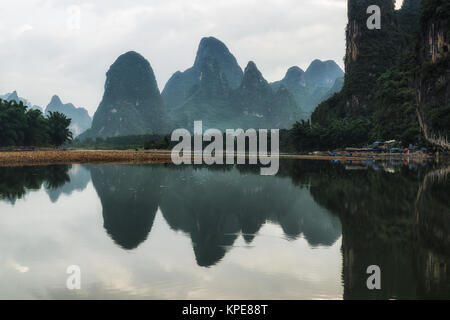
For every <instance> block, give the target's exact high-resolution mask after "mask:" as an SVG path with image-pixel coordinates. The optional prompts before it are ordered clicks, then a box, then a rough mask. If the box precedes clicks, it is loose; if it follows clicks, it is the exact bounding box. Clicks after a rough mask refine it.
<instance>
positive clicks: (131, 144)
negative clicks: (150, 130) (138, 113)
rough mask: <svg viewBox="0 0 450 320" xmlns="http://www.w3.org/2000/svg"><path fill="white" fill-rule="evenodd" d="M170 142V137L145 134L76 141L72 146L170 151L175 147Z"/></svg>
mask: <svg viewBox="0 0 450 320" xmlns="http://www.w3.org/2000/svg"><path fill="white" fill-rule="evenodd" d="M175 144H176V142H175V143H172V142H171V141H170V136H168V135H158V134H145V135H130V136H117V137H107V138H101V137H97V138H86V139H75V140H74V141H73V143H72V146H73V147H75V148H84V149H97V150H98V149H117V150H126V149H141V148H144V149H146V150H149V149H168V148H170V147H171V146H173V145H175Z"/></svg>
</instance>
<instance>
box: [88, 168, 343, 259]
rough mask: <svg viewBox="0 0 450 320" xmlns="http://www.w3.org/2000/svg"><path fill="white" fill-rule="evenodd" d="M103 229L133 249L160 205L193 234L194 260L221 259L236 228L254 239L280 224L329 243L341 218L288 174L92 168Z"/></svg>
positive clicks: (174, 223)
mask: <svg viewBox="0 0 450 320" xmlns="http://www.w3.org/2000/svg"><path fill="white" fill-rule="evenodd" d="M91 172H92V181H93V183H94V186H95V188H96V190H97V192H98V194H99V196H100V199H101V201H102V205H103V216H104V220H105V228H106V230H107V231H108V233H109V234H110V235H111V237H112V238H113V239H114V241H115V242H116V243H118V244H119V245H121V246H122V247H124V248H127V249H132V248H135V247H137V246H138V245H139V243H140V242H142V241H144V240H145V239H146V237H147V234H148V233H149V232H150V230H151V226H152V224H153V219H154V216H155V213H156V211H157V208H158V205H159V206H160V207H161V211H162V214H163V216H164V218H165V219H166V221H167V222H168V224H169V225H170V227H171V228H172V229H174V230H182V231H183V232H185V233H188V234H189V235H190V237H191V239H192V243H193V248H194V252H195V256H196V259H197V262H198V264H199V265H201V266H211V265H214V264H216V263H217V262H218V261H219V260H220V259H222V257H223V256H224V255H225V253H226V251H227V248H228V247H230V246H232V245H233V244H234V242H235V240H236V239H237V238H238V236H239V234H242V235H243V237H244V239H245V241H246V242H247V243H250V242H251V241H252V240H253V238H254V236H255V234H256V233H257V232H258V231H259V229H260V228H261V227H262V225H263V224H264V223H266V222H267V221H272V222H274V223H278V224H280V226H281V227H282V229H283V230H284V232H285V234H286V236H287V237H288V238H289V239H296V238H298V237H299V236H301V235H302V234H303V235H304V237H305V239H306V240H307V241H308V242H309V243H310V244H311V245H331V244H333V243H334V242H335V241H336V240H337V239H338V238H339V236H340V233H341V230H340V223H339V220H338V219H337V218H336V217H333V216H331V215H330V214H329V213H328V212H327V210H324V209H323V208H321V207H319V206H317V205H316V204H315V203H314V201H313V200H312V198H311V196H310V194H309V192H308V190H307V189H302V188H299V187H297V186H294V185H293V184H292V183H291V182H290V180H289V179H286V178H273V179H267V177H262V176H260V175H258V174H257V173H256V172H257V171H255V173H240V172H238V171H237V170H236V169H234V170H226V171H221V170H211V169H207V168H202V169H198V168H192V167H189V168H186V167H185V168H173V167H172V168H168V167H164V166H113V165H106V166H92V167H91Z"/></svg>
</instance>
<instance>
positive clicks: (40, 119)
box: [0, 100, 72, 147]
mask: <svg viewBox="0 0 450 320" xmlns="http://www.w3.org/2000/svg"><path fill="white" fill-rule="evenodd" d="M70 122H71V120H70V119H68V118H67V117H66V116H65V115H63V114H62V113H59V112H50V113H49V114H48V115H47V116H44V115H43V114H42V112H41V111H40V110H36V109H28V108H27V107H26V106H25V105H24V104H23V103H22V102H19V103H17V102H16V101H4V100H0V146H3V147H5V146H8V147H10V146H15V147H23V146H61V145H62V144H64V143H65V142H68V141H71V139H72V133H71V132H70V130H69V125H70Z"/></svg>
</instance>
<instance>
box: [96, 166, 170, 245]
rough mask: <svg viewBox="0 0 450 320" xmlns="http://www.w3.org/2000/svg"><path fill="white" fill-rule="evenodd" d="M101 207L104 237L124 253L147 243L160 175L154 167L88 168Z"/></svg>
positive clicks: (158, 193)
mask: <svg viewBox="0 0 450 320" xmlns="http://www.w3.org/2000/svg"><path fill="white" fill-rule="evenodd" d="M89 168H90V170H91V176H92V182H93V184H94V187H95V189H96V190H97V193H98V195H99V197H100V200H101V202H102V207H103V224H104V227H105V229H106V231H107V233H108V234H109V235H110V236H111V238H112V239H113V240H114V242H116V243H117V244H118V245H120V246H121V247H123V248H124V249H134V248H136V247H138V246H139V244H141V243H142V242H143V241H145V240H146V239H147V236H148V234H149V233H150V230H151V228H152V225H153V220H154V219H155V215H156V212H157V210H158V203H159V201H160V192H161V182H162V179H163V176H162V171H161V168H160V167H157V166H144V165H139V166H125V165H124V166H122V165H95V166H89Z"/></svg>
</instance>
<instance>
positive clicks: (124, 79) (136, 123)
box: [86, 51, 170, 137]
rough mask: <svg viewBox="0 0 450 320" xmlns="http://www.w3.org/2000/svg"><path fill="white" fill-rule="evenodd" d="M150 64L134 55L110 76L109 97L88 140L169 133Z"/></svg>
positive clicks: (120, 62)
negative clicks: (93, 137)
mask: <svg viewBox="0 0 450 320" xmlns="http://www.w3.org/2000/svg"><path fill="white" fill-rule="evenodd" d="M167 123H168V122H167V117H166V113H165V109H164V105H163V101H162V98H161V95H160V92H159V89H158V86H157V84H156V79H155V75H154V73H153V70H152V68H151V66H150V63H149V62H148V61H147V60H146V59H145V58H144V57H142V56H141V55H140V54H138V53H136V52H133V51H130V52H127V53H125V54H123V55H121V56H120V57H119V58H117V60H116V61H115V62H114V63H113V64H112V65H111V67H110V69H109V70H108V72H107V73H106V83H105V93H104V95H103V99H102V101H101V102H100V105H99V107H98V109H97V111H96V113H95V115H94V119H93V122H92V128H91V130H89V132H87V134H86V136H95V137H111V136H125V135H134V134H149V133H163V132H169V130H170V129H169V128H168V127H167Z"/></svg>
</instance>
